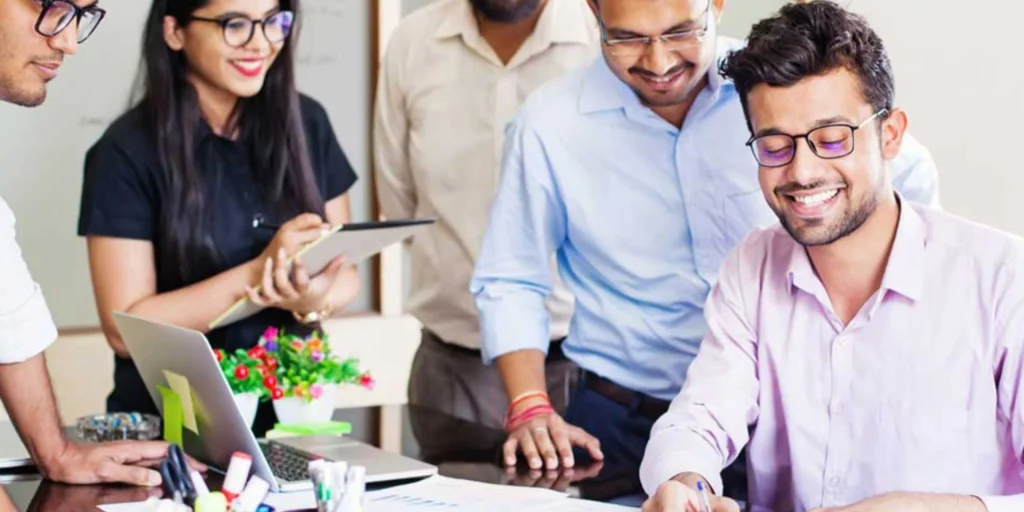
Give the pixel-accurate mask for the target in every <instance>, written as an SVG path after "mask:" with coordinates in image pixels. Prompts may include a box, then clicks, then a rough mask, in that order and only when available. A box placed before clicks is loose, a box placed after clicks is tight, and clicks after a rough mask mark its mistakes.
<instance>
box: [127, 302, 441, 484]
mask: <svg viewBox="0 0 1024 512" xmlns="http://www.w3.org/2000/svg"><path fill="white" fill-rule="evenodd" d="M114 321H115V322H116V323H117V328H118V329H119V330H120V332H121V336H122V337H123V339H124V342H125V345H127V347H128V352H129V353H130V354H131V356H132V360H133V361H134V362H135V365H136V366H137V367H138V369H139V373H140V374H141V375H142V380H143V381H144V382H145V383H146V389H147V390H148V391H149V395H150V396H151V397H152V398H153V401H154V402H156V405H157V408H158V409H159V410H160V412H161V415H162V414H163V403H162V399H161V395H160V391H159V388H158V386H164V387H170V385H169V383H168V382H167V380H166V379H167V378H166V377H165V376H164V371H165V370H166V371H169V372H173V373H176V374H178V375H181V376H182V377H185V379H187V380H188V383H189V385H190V387H191V389H192V393H193V398H192V401H193V408H194V409H195V416H196V427H197V429H196V430H198V433H194V432H192V431H191V430H188V429H183V431H182V443H183V445H184V446H183V447H182V448H184V450H185V453H187V454H189V455H191V456H192V457H193V458H195V459H196V460H199V461H202V462H203V463H205V464H208V465H212V466H214V467H215V468H219V469H220V470H221V471H224V470H226V469H227V467H228V464H229V463H230V461H231V454H232V453H234V452H236V451H240V452H243V453H247V454H249V455H251V456H252V471H253V472H254V473H255V474H256V475H259V476H260V477H261V478H263V479H264V480H266V481H267V482H269V483H270V487H271V490H272V491H275V492H287V491H296V490H304V489H311V488H312V481H311V480H310V479H309V474H308V464H309V461H310V460H314V459H326V460H338V461H345V462H347V463H349V464H350V465H360V466H364V467H366V482H367V483H378V482H389V481H395V480H407V479H415V478H425V477H428V476H431V475H434V474H436V473H437V467H436V466H433V465H430V464H426V463H424V462H420V461H417V460H413V459H410V458H408V457H403V456H401V455H396V454H392V453H388V452H385V451H383V450H380V449H378V448H376V447H373V446H370V445H367V444H364V443H361V442H358V441H355V440H352V439H349V438H346V437H341V436H303V437H292V438H283V439H274V440H266V439H256V437H255V436H254V435H253V433H252V431H251V430H250V429H249V426H248V425H247V424H246V421H245V420H244V419H243V418H242V414H241V412H239V411H238V407H237V406H236V405H235V402H234V398H233V397H232V395H231V388H230V387H229V386H228V382H227V380H226V379H225V378H224V374H223V373H222V372H221V370H220V365H219V364H218V363H217V360H216V358H215V357H214V354H213V351H212V350H211V349H210V344H209V341H207V339H206V336H205V335H204V334H203V333H201V332H198V331H194V330H191V329H184V328H181V327H176V326H172V325H167V324H162V323H158V322H153V321H150V320H145V319H142V318H139V317H137V316H132V315H128V314H125V313H120V312H114Z"/></svg>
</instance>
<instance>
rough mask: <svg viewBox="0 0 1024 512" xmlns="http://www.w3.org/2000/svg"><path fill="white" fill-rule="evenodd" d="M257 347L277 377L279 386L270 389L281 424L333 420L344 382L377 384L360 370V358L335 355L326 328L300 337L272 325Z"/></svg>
mask: <svg viewBox="0 0 1024 512" xmlns="http://www.w3.org/2000/svg"><path fill="white" fill-rule="evenodd" d="M257 349H261V350H262V352H260V353H259V355H261V356H262V360H263V363H264V366H265V367H267V368H268V369H271V371H272V372H273V374H274V377H275V379H274V382H273V383H274V384H276V386H269V387H268V390H269V393H270V397H271V399H272V400H273V403H274V412H276V413H277V417H278V421H279V422H280V423H281V424H285V425H287V424H296V423H311V422H312V423H321V422H326V421H330V419H331V416H332V415H333V414H334V406H335V403H336V401H335V396H336V393H337V390H338V388H339V387H340V386H341V385H343V384H347V385H358V386H362V387H364V388H368V389H372V388H373V385H374V381H373V377H371V376H370V374H369V373H366V372H363V371H361V370H360V369H359V361H358V360H357V359H354V358H349V359H345V360H340V359H338V358H336V357H335V356H334V355H333V354H332V351H331V346H330V343H329V340H328V336H327V333H325V332H323V331H319V330H318V331H314V332H313V333H312V334H310V335H309V336H306V337H301V336H298V335H295V334H288V333H285V332H284V331H282V330H279V329H277V328H273V327H271V328H269V329H267V330H266V331H265V332H264V333H263V336H261V337H260V341H259V344H258V345H257V346H256V347H254V348H253V350H257Z"/></svg>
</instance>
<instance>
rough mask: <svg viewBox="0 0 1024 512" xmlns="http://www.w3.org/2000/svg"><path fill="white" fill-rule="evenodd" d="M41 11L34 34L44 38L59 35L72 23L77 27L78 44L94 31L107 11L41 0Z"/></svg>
mask: <svg viewBox="0 0 1024 512" xmlns="http://www.w3.org/2000/svg"><path fill="white" fill-rule="evenodd" d="M42 3H43V9H42V10H41V11H39V18H38V19H37V20H36V26H35V29H36V32H38V33H39V34H40V35H43V36H46V37H53V36H56V35H57V34H60V33H61V32H63V31H64V29H66V28H68V27H69V26H71V23H72V22H74V23H75V25H76V26H77V27H78V35H77V37H76V40H77V41H78V43H79V44H81V43H84V42H85V40H86V39H89V36H91V35H92V33H93V32H94V31H95V30H96V27H98V26H99V24H100V22H101V21H103V17H104V16H106V14H107V11H105V10H103V9H101V8H100V7H99V6H97V5H96V4H92V5H90V6H88V7H79V6H77V5H75V4H74V3H72V2H71V1H69V0H43V2H42Z"/></svg>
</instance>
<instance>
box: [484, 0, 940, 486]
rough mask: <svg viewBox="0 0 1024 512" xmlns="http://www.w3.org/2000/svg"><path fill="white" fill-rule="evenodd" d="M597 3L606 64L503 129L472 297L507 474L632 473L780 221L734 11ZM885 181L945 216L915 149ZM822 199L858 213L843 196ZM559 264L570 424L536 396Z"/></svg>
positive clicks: (542, 95)
mask: <svg viewBox="0 0 1024 512" xmlns="http://www.w3.org/2000/svg"><path fill="white" fill-rule="evenodd" d="M598 3H599V6H600V7H598V6H597V5H596V4H595V3H594V2H593V0H591V6H592V7H593V8H594V9H595V11H596V12H597V13H598V17H599V19H600V20H601V24H602V41H603V45H602V50H603V54H604V55H603V58H598V59H597V60H596V61H595V62H594V63H593V64H592V65H591V66H589V67H588V68H585V69H581V70H579V71H577V72H573V73H570V74H568V75H566V76H564V77H562V78H560V79H558V80H556V81H554V82H551V83H549V84H547V85H546V86H544V87H542V88H540V89H538V90H537V91H536V92H535V93H534V94H533V95H532V96H531V97H530V98H529V99H528V100H527V101H526V103H525V104H524V105H523V106H522V108H521V109H520V111H519V113H518V115H517V117H516V119H515V120H514V121H513V123H512V124H511V125H510V127H509V131H508V138H507V143H506V149H505V157H504V162H503V176H502V182H501V185H500V189H499V192H498V195H497V198H496V201H495V204H494V207H493V210H492V214H491V219H490V224H489V227H488V232H487V235H486V237H485V240H484V246H483V249H482V252H481V254H480V257H479V259H478V264H477V267H476V271H475V274H474V277H473V279H472V282H471V285H470V288H471V290H472V292H473V293H474V295H475V297H476V302H477V307H478V309H479V310H480V314H481V329H482V332H483V357H484V359H485V361H487V362H491V361H495V360H496V361H497V365H498V367H499V370H500V371H501V373H502V376H503V379H504V382H505V385H506V389H507V392H508V394H509V396H510V398H511V399H512V400H513V402H514V403H513V406H512V407H511V408H510V411H509V413H508V417H509V423H508V424H507V425H506V428H507V429H508V430H509V431H510V438H509V441H508V443H506V446H505V448H506V450H505V455H506V462H512V463H514V462H515V453H516V451H517V450H521V451H522V452H523V454H524V455H525V456H526V458H527V461H528V462H529V464H530V465H531V467H534V468H540V467H542V466H547V467H549V468H551V467H557V466H559V465H567V466H571V465H572V464H574V463H575V458H576V457H577V455H574V454H573V452H572V449H571V448H570V445H574V446H585V447H587V448H588V451H589V452H590V455H592V456H596V458H602V457H604V458H606V459H607V461H613V462H615V463H616V464H621V465H622V466H623V467H625V468H629V470H630V471H635V469H636V468H638V467H639V463H640V461H641V459H642V457H643V450H644V447H645V445H646V443H647V438H648V436H649V432H650V428H651V425H652V424H653V422H654V421H655V420H656V419H657V417H659V416H660V415H661V414H662V413H663V412H664V411H665V409H667V407H668V403H669V401H670V400H672V398H674V397H675V395H676V394H677V393H678V392H679V389H680V388H681V386H682V383H683V380H684V378H685V377H686V371H687V368H688V366H689V364H690V362H691V361H692V360H693V358H694V356H695V355H696V354H697V349H698V346H699V343H700V340H701V338H702V337H703V335H704V332H705V329H706V325H705V323H704V318H703V306H704V301H705V299H706V297H707V294H708V292H709V291H710V289H711V286H712V284H713V283H714V282H715V280H716V277H717V273H718V268H719V264H720V263H721V262H722V259H723V257H724V256H725V254H726V253H727V252H728V251H729V250H730V249H732V248H733V246H734V245H735V244H737V243H738V242H739V241H740V239H741V237H743V236H744V235H745V234H747V233H748V232H749V231H751V230H752V229H753V228H754V227H756V226H760V225H766V224H769V223H774V222H776V221H777V220H776V217H775V215H774V214H773V213H772V212H771V210H770V209H768V207H767V206H766V202H765V200H764V197H763V195H762V192H761V190H760V186H759V184H758V166H757V163H756V162H755V160H754V158H753V155H752V154H751V152H750V149H749V148H748V147H746V146H745V143H746V142H747V140H748V138H749V136H750V134H749V131H748V129H747V126H746V124H745V121H744V119H745V118H744V115H743V112H742V109H741V105H740V99H739V96H738V95H737V93H736V90H735V89H734V87H733V84H732V83H730V82H728V81H726V80H724V79H723V78H722V77H721V76H720V75H719V74H718V63H719V61H720V60H721V59H722V58H723V57H724V56H725V55H726V53H727V52H728V51H729V50H730V49H734V48H738V47H739V46H740V45H741V44H742V43H741V42H739V41H734V40H729V39H726V38H719V37H717V36H716V32H717V30H716V25H717V21H718V20H717V17H718V16H719V13H721V12H722V4H723V3H724V0H656V1H650V0H644V1H638V0H600V1H599V2H598ZM658 36H661V37H660V39H659V38H658ZM652 38H654V40H653V42H652ZM892 169H893V174H894V182H895V185H896V188H897V189H898V190H899V191H900V192H901V193H902V194H903V196H904V197H905V198H907V199H908V200H912V201H918V202H924V203H929V204H933V205H936V206H937V204H938V198H937V182H936V171H935V167H934V163H933V162H932V159H931V157H930V155H929V153H928V151H927V150H926V148H924V147H923V146H921V145H920V144H919V143H918V142H917V141H915V140H913V139H912V138H910V137H908V138H907V139H906V140H905V143H904V145H903V151H902V153H901V154H900V156H899V157H898V159H897V160H896V161H895V162H894V163H893V166H892ZM829 201H839V202H840V203H839V204H838V206H839V207H841V208H847V211H848V212H850V213H851V214H852V213H853V212H852V210H851V208H852V206H851V205H850V203H849V201H848V199H847V198H846V195H845V192H843V193H840V195H839V196H837V197H836V198H833V199H829ZM552 254H556V255H557V261H558V269H559V273H560V275H561V277H562V278H563V280H564V282H565V283H566V284H567V285H568V287H569V289H570V290H571V291H572V292H573V294H574V295H575V297H576V310H575V315H574V316H573V319H572V322H571V324H570V328H569V336H568V339H567V340H566V342H565V343H564V351H565V354H566V356H567V357H568V358H569V359H571V360H572V361H573V362H575V363H576V364H577V365H578V366H579V367H580V368H581V369H582V377H581V379H580V382H579V384H578V386H577V389H576V391H575V392H574V394H573V397H572V399H571V401H570V403H569V406H568V409H567V411H566V418H565V420H564V421H563V420H562V418H560V417H558V416H557V415H556V414H554V413H553V412H551V411H548V410H546V409H545V408H544V405H545V404H544V401H545V398H544V397H543V396H537V395H536V394H533V393H531V392H533V391H538V390H543V389H544V374H543V371H544V351H545V349H546V348H547V346H548V340H549V339H550V336H549V334H548V331H547V329H548V318H547V313H546V311H545V309H544V299H545V296H546V295H547V294H548V292H549V290H550V289H551V283H552V276H551V273H550V272H549V268H550V266H549V261H550V257H551V255H552ZM520 397H522V399H521V400H518V401H517V400H516V399H517V398H520ZM595 438H596V440H595ZM598 442H599V444H598Z"/></svg>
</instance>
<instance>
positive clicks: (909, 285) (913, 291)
mask: <svg viewBox="0 0 1024 512" xmlns="http://www.w3.org/2000/svg"><path fill="white" fill-rule="evenodd" d="M896 200H897V202H898V203H899V205H900V215H899V221H898V222H899V223H898V224H897V226H896V238H895V239H894V240H893V243H892V249H891V250H890V251H889V261H888V262H886V264H885V273H884V274H883V275H882V284H881V286H880V289H881V290H883V291H884V290H888V291H893V292H895V293H898V294H900V295H903V296H904V297H906V298H908V299H910V300H912V301H917V300H919V299H920V298H921V294H922V293H923V290H924V283H925V277H926V276H925V272H926V265H925V264H924V251H925V246H926V245H927V241H928V240H927V238H928V229H927V226H926V225H925V223H924V220H923V219H921V215H920V214H919V213H918V212H917V211H916V210H914V208H913V207H912V206H911V205H910V204H908V203H907V202H906V201H905V200H904V199H903V196H901V195H900V193H899V192H896ZM790 240H792V238H790ZM792 242H793V249H792V253H791V255H790V259H789V266H788V268H789V287H790V293H792V292H793V287H797V288H800V289H802V290H803V291H805V292H807V293H810V294H812V295H816V296H817V295H819V294H824V293H825V290H824V286H822V284H821V280H820V279H818V276H817V274H816V273H815V272H814V268H813V266H812V265H811V261H810V258H809V257H808V256H807V250H806V249H805V248H804V246H803V245H801V244H799V243H797V242H796V241H795V240H792ZM823 296H824V295H823Z"/></svg>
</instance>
